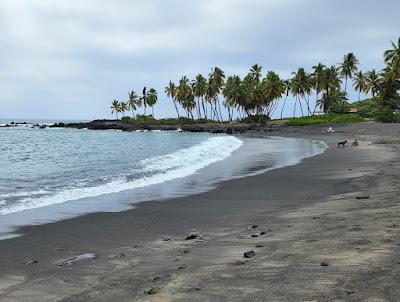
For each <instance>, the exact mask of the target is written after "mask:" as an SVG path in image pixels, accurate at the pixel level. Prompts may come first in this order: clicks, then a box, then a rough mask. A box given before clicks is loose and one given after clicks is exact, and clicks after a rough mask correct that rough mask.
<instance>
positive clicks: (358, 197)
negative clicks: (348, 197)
mask: <svg viewBox="0 0 400 302" xmlns="http://www.w3.org/2000/svg"><path fill="white" fill-rule="evenodd" d="M356 199H369V196H368V195H365V196H357V197H356Z"/></svg>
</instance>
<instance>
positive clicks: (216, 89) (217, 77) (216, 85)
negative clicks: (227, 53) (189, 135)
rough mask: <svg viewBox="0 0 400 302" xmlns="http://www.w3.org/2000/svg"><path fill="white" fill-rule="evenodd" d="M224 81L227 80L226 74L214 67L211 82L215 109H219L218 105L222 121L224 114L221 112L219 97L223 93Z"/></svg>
mask: <svg viewBox="0 0 400 302" xmlns="http://www.w3.org/2000/svg"><path fill="white" fill-rule="evenodd" d="M224 79H225V73H224V72H223V71H222V70H221V69H220V68H218V67H214V68H212V69H211V73H210V80H211V85H212V87H211V90H212V92H213V93H214V103H215V108H217V104H218V110H219V112H218V115H219V117H220V118H221V120H222V112H221V105H220V102H219V98H218V95H219V94H220V92H221V89H222V87H223V86H224Z"/></svg>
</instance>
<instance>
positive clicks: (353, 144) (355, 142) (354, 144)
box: [351, 138, 358, 147]
mask: <svg viewBox="0 0 400 302" xmlns="http://www.w3.org/2000/svg"><path fill="white" fill-rule="evenodd" d="M351 146H352V147H358V140H357V139H356V138H355V139H354V141H353V142H352V143H351Z"/></svg>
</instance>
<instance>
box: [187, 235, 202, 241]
mask: <svg viewBox="0 0 400 302" xmlns="http://www.w3.org/2000/svg"><path fill="white" fill-rule="evenodd" d="M197 237H199V235H198V234H191V235H188V236H186V240H193V239H196V238H197Z"/></svg>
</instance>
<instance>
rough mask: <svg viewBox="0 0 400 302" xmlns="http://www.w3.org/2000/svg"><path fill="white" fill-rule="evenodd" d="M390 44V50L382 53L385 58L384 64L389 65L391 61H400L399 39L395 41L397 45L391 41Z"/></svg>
mask: <svg viewBox="0 0 400 302" xmlns="http://www.w3.org/2000/svg"><path fill="white" fill-rule="evenodd" d="M391 42H392V47H393V48H392V49H388V50H386V51H385V52H384V53H383V57H384V58H385V62H386V63H390V62H392V61H393V60H398V59H400V38H399V40H398V41H397V44H395V43H394V42H393V41H391Z"/></svg>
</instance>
